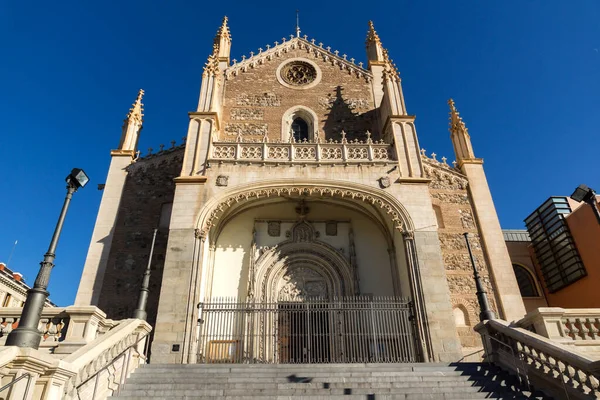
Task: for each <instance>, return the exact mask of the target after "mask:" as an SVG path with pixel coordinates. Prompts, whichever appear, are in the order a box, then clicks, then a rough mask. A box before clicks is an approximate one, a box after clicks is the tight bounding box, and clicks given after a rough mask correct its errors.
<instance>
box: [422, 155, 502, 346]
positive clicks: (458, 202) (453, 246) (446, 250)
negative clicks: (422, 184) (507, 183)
mask: <svg viewBox="0 0 600 400" xmlns="http://www.w3.org/2000/svg"><path fill="white" fill-rule="evenodd" d="M423 161H424V168H425V174H426V176H427V177H428V178H430V179H431V183H430V184H429V191H430V194H431V200H432V203H433V205H434V209H437V210H436V216H437V223H438V226H439V237H440V245H441V250H442V257H443V259H444V268H445V270H446V279H447V281H448V286H449V288H450V298H451V302H452V308H453V313H454V317H455V322H456V325H457V327H456V328H457V330H458V335H459V337H460V341H461V344H462V346H463V349H464V348H476V347H481V338H480V337H479V335H478V334H477V333H476V332H475V331H474V330H473V327H474V326H475V325H476V324H477V323H478V322H479V312H480V311H479V304H478V302H477V296H476V294H475V293H476V289H475V281H474V279H473V268H472V266H471V260H470V258H469V253H468V250H467V247H466V243H465V238H464V236H463V233H464V232H469V233H470V238H469V242H470V244H471V250H472V251H473V255H474V257H475V262H476V265H477V268H478V270H479V272H480V274H481V277H482V279H483V282H484V284H485V286H486V290H487V293H488V298H489V300H490V302H491V307H492V309H493V310H494V311H495V312H496V313H497V309H496V301H495V298H494V296H495V294H494V289H493V287H492V282H491V280H490V273H489V270H488V266H487V264H486V261H485V258H484V254H483V250H482V248H481V242H480V239H479V235H478V230H477V226H476V224H475V219H474V216H473V209H472V207H471V201H470V199H469V195H468V192H467V179H466V178H465V177H464V176H463V175H462V174H461V173H460V172H458V171H457V170H456V169H454V168H452V167H450V166H448V165H447V164H445V163H444V162H439V161H437V160H435V159H430V158H427V157H425V156H424V157H423ZM467 352H468V351H467Z"/></svg>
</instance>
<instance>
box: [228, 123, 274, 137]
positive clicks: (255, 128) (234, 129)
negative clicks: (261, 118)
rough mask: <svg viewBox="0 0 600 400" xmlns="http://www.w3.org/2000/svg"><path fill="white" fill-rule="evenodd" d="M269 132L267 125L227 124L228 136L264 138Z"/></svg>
mask: <svg viewBox="0 0 600 400" xmlns="http://www.w3.org/2000/svg"><path fill="white" fill-rule="evenodd" d="M267 132H268V125H267V124H253V123H247V122H232V123H228V124H225V133H226V134H227V135H228V136H237V135H242V136H248V135H255V136H264V135H266V134H267Z"/></svg>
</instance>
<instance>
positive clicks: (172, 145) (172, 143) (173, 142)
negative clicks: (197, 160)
mask: <svg viewBox="0 0 600 400" xmlns="http://www.w3.org/2000/svg"><path fill="white" fill-rule="evenodd" d="M175 143H176V142H175V141H174V140H171V148H172V149H174V148H175Z"/></svg>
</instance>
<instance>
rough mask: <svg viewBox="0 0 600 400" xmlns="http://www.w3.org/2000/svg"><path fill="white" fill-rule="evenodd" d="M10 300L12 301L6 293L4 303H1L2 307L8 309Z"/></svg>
mask: <svg viewBox="0 0 600 400" xmlns="http://www.w3.org/2000/svg"><path fill="white" fill-rule="evenodd" d="M11 300H12V296H11V294H10V293H7V294H6V297H5V298H4V302H3V303H2V307H10V302H11Z"/></svg>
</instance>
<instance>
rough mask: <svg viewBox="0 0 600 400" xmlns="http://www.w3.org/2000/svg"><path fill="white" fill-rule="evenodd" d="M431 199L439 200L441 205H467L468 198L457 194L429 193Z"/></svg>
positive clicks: (465, 195)
mask: <svg viewBox="0 0 600 400" xmlns="http://www.w3.org/2000/svg"><path fill="white" fill-rule="evenodd" d="M431 197H432V198H434V199H438V200H440V201H441V202H442V203H455V204H469V196H468V195H467V194H466V193H465V194H458V193H439V192H434V193H431Z"/></svg>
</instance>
